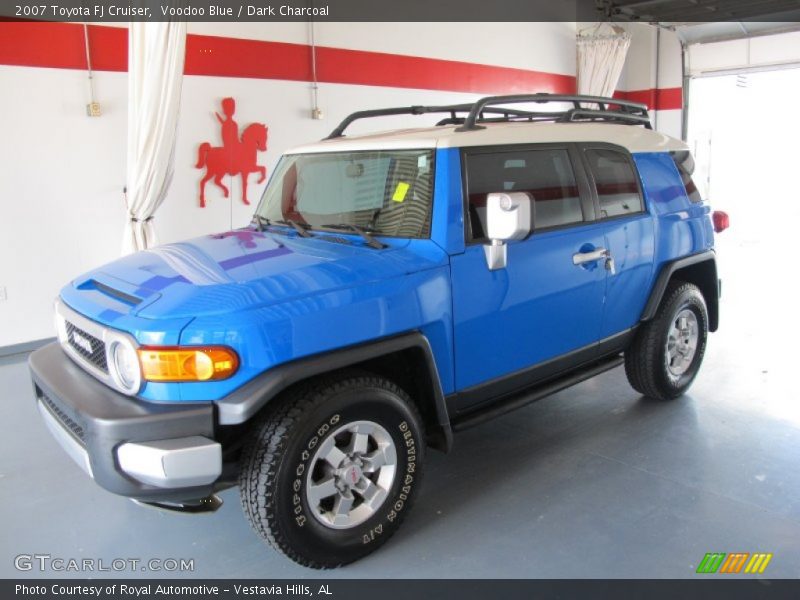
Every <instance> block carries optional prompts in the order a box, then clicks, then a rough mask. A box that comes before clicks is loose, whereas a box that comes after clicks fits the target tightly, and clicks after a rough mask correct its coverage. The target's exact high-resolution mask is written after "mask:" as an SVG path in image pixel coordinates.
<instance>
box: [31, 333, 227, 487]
mask: <svg viewBox="0 0 800 600" xmlns="http://www.w3.org/2000/svg"><path fill="white" fill-rule="evenodd" d="M28 362H29V366H30V370H31V376H32V378H33V384H34V392H35V396H36V402H37V404H38V407H39V411H40V412H41V414H42V417H43V418H44V421H45V423H46V424H47V427H48V429H50V432H51V433H52V434H53V436H54V437H55V438H56V440H57V441H58V442H59V443H60V444H61V446H62V447H63V448H64V449H65V450H66V452H67V454H69V455H70V457H72V459H73V460H74V461H75V462H76V463H78V465H79V466H80V467H81V468H82V469H83V470H84V471H85V472H86V473H87V474H88V475H90V476H91V477H92V478H93V479H94V480H95V481H96V482H97V483H98V484H99V485H101V486H102V487H104V488H105V489H107V490H108V491H110V492H113V493H115V494H120V495H123V496H128V497H131V498H135V499H137V500H141V501H145V502H185V501H191V500H197V499H200V498H204V497H206V496H208V495H209V494H211V493H213V492H214V491H215V489H217V487H219V486H218V485H217V481H218V480H219V478H220V476H221V474H222V447H221V445H220V444H219V443H218V442H216V441H215V440H214V406H213V404H212V403H210V402H204V403H184V404H180V405H178V404H154V403H149V402H143V401H141V400H138V399H136V398H132V397H130V396H125V395H123V394H120V393H118V392H115V391H114V390H112V389H110V388H109V387H107V386H106V385H104V384H103V383H101V382H99V381H97V380H96V379H95V378H94V377H92V376H91V375H89V374H88V373H86V372H85V371H84V370H83V369H81V368H80V367H79V366H78V365H76V364H75V363H74V362H73V361H72V360H71V359H70V358H69V357H68V356H67V355H66V354H65V353H64V351H63V350H62V348H61V346H60V345H59V344H58V343H52V344H49V345H47V346H45V347H43V348H41V349H39V350H37V351H36V352H34V353H32V354H31V356H30V358H29V361H28Z"/></svg>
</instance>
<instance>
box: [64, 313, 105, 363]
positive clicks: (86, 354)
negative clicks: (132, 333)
mask: <svg viewBox="0 0 800 600" xmlns="http://www.w3.org/2000/svg"><path fill="white" fill-rule="evenodd" d="M65 324H66V329H67V343H68V344H69V345H70V348H72V349H73V350H75V352H77V353H78V354H80V355H81V356H82V357H83V358H84V359H86V361H87V362H89V363H91V364H92V365H93V366H94V367H96V368H98V369H100V370H101V371H102V372H103V373H108V363H107V362H106V344H105V342H104V341H103V340H101V339H98V338H96V337H94V336H93V335H92V334H91V333H86V332H85V331H84V330H83V329H81V328H80V327H76V326H75V325H73V324H72V323H70V322H69V321H66V322H65Z"/></svg>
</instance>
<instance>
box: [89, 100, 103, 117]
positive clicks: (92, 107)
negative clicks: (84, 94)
mask: <svg viewBox="0 0 800 600" xmlns="http://www.w3.org/2000/svg"><path fill="white" fill-rule="evenodd" d="M86 114H87V115H89V116H90V117H99V116H100V115H101V114H102V112H101V111H100V103H99V102H90V103H89V104H87V105H86Z"/></svg>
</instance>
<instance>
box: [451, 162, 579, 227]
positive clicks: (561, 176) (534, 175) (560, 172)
mask: <svg viewBox="0 0 800 600" xmlns="http://www.w3.org/2000/svg"><path fill="white" fill-rule="evenodd" d="M466 167H467V194H468V197H469V203H468V209H469V220H470V225H471V227H472V239H473V240H479V239H483V238H485V233H484V232H485V231H486V197H487V195H488V194H491V193H493V192H527V193H528V194H530V196H531V197H532V198H533V207H532V209H533V210H532V212H533V226H534V230H539V229H547V228H549V227H558V226H561V225H568V224H570V223H580V222H582V221H583V210H582V209H581V199H580V193H579V191H578V183H577V181H576V180H575V173H574V171H573V170H572V163H571V162H570V158H569V153H568V152H567V150H563V149H542V150H518V151H498V152H491V153H481V154H468V155H467V159H466Z"/></svg>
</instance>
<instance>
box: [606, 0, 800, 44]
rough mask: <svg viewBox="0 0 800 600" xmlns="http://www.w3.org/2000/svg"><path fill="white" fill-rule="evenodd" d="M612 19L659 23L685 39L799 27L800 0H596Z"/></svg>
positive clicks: (738, 36)
mask: <svg viewBox="0 0 800 600" xmlns="http://www.w3.org/2000/svg"><path fill="white" fill-rule="evenodd" d="M596 4H597V6H598V8H599V9H600V10H601V11H602V13H603V15H604V17H605V18H607V19H609V20H612V21H642V22H646V23H658V24H659V25H662V26H666V27H669V28H670V29H674V30H675V31H676V32H677V34H678V36H679V37H680V38H681V39H682V40H683V41H684V42H686V43H689V44H694V43H703V42H716V41H721V40H735V39H742V38H749V37H754V36H760V35H770V34H774V33H783V32H786V31H800V0H596Z"/></svg>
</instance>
